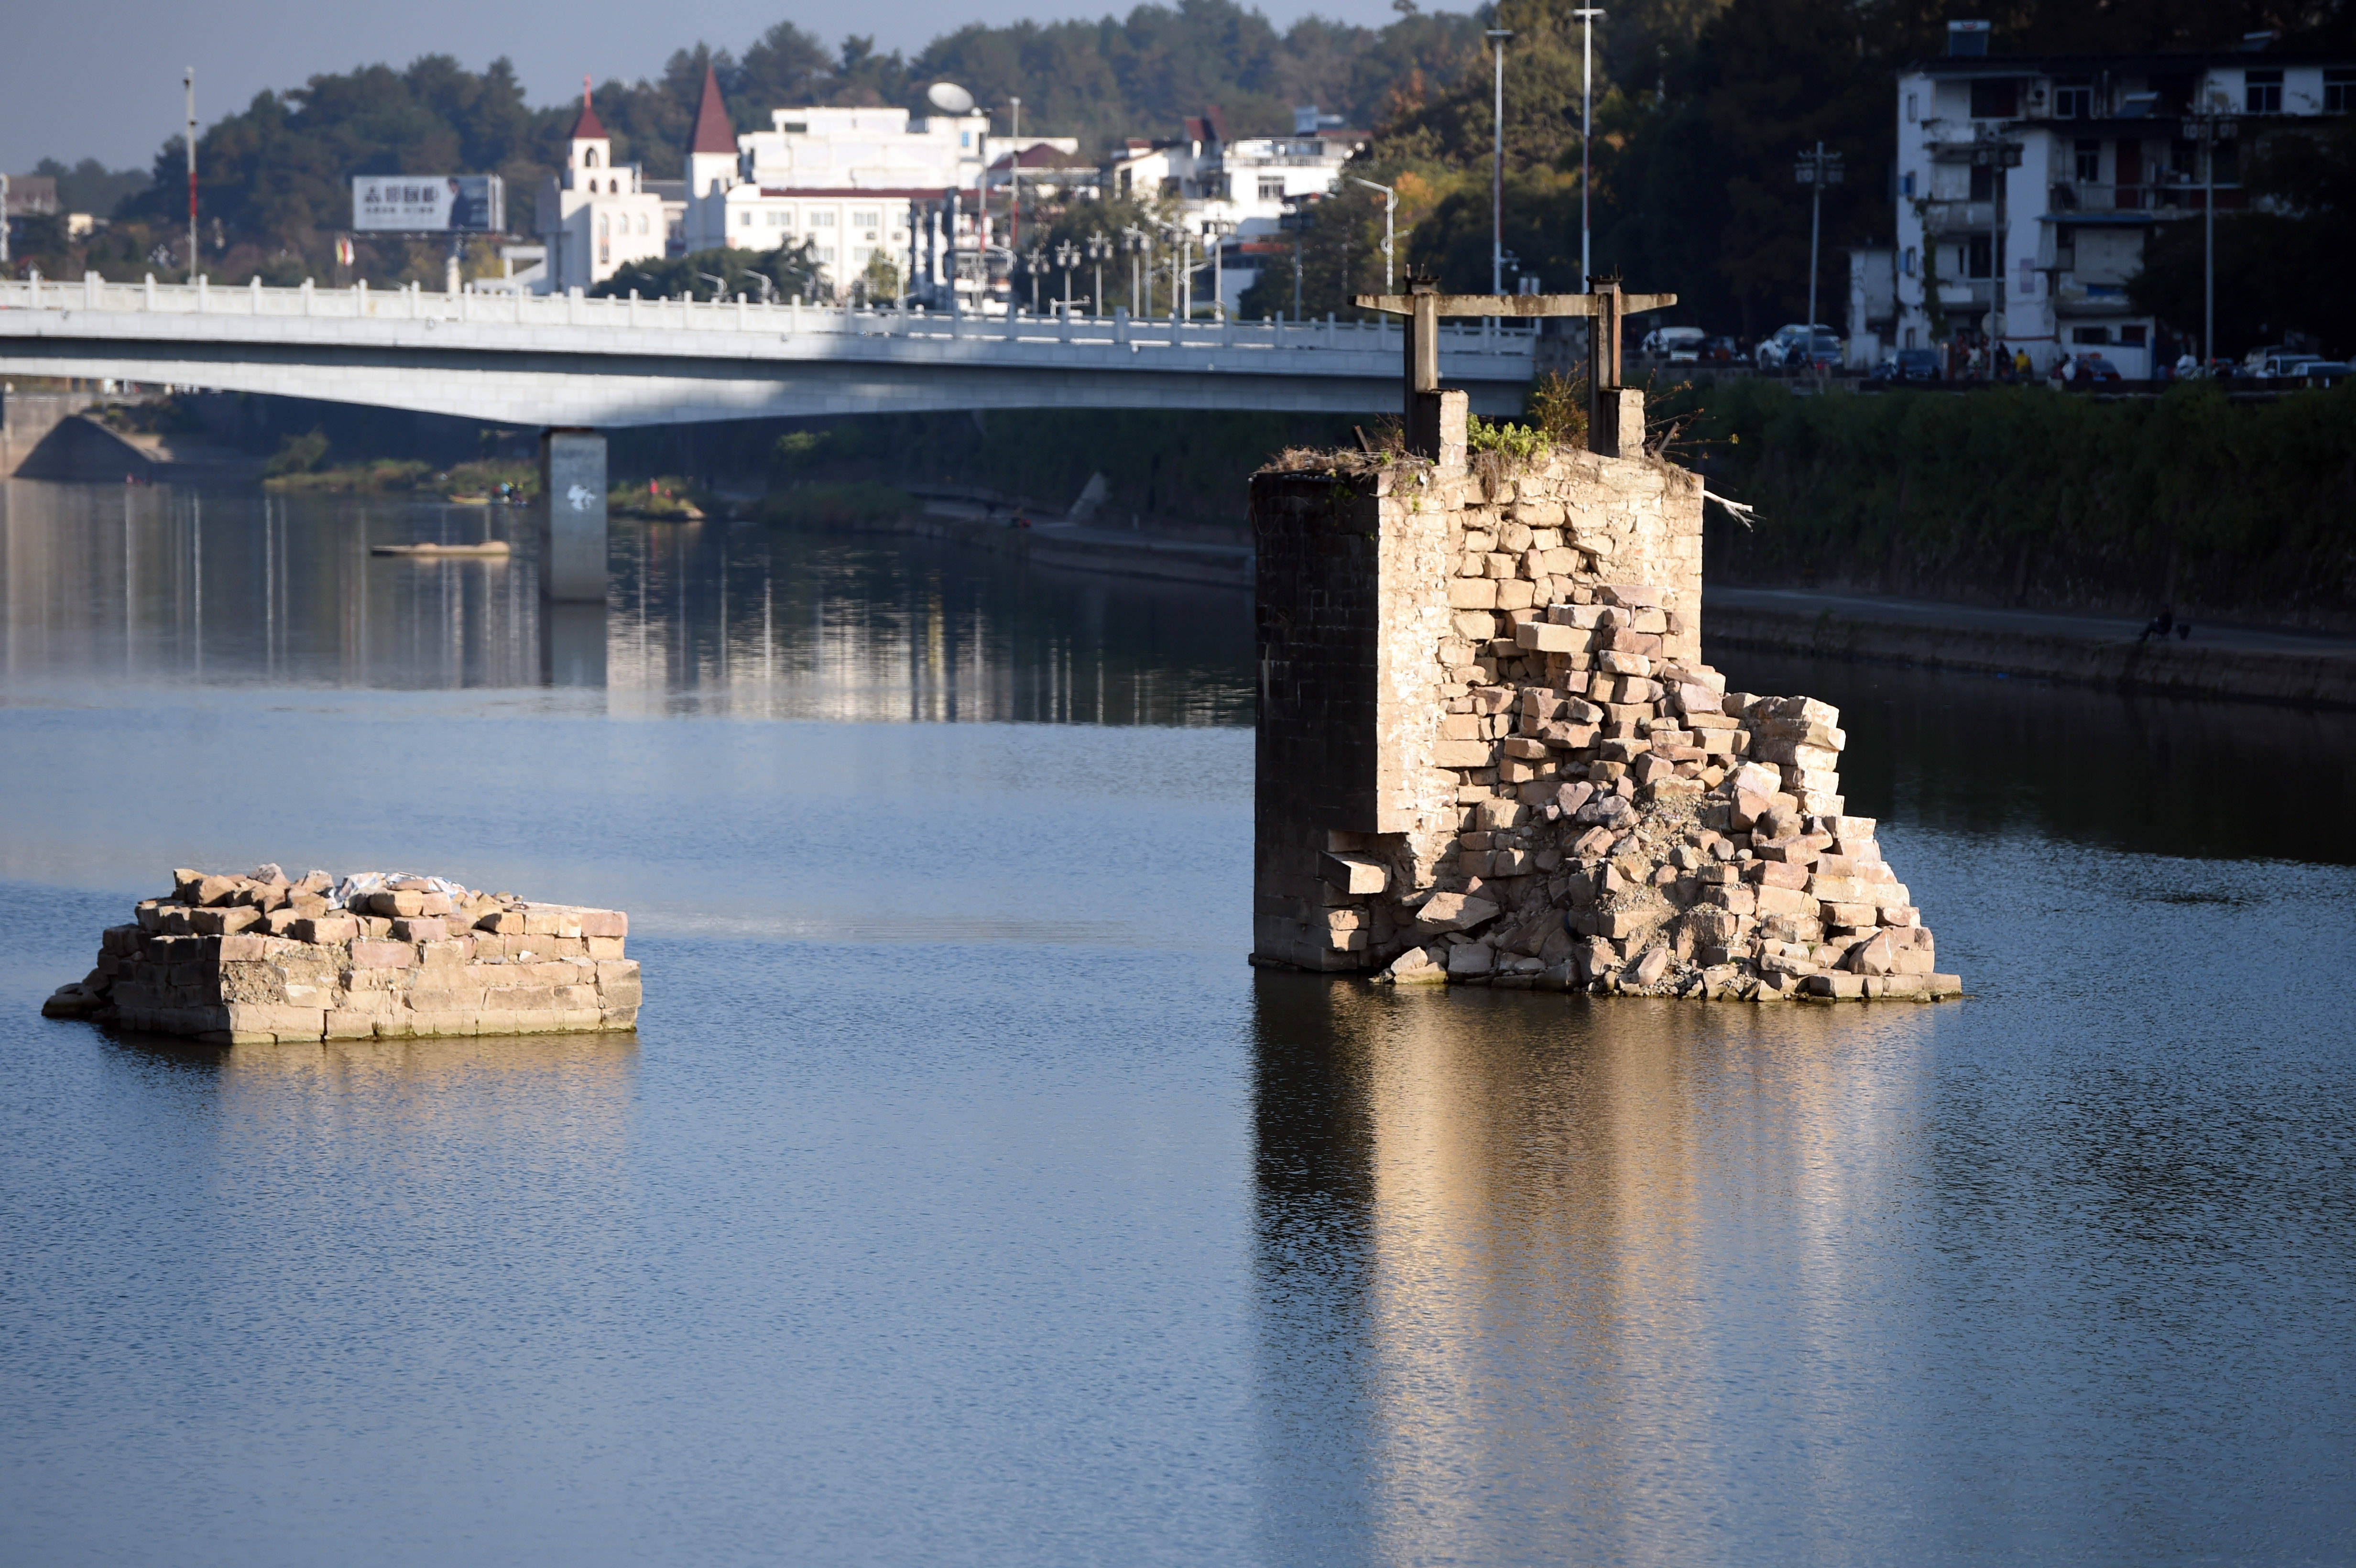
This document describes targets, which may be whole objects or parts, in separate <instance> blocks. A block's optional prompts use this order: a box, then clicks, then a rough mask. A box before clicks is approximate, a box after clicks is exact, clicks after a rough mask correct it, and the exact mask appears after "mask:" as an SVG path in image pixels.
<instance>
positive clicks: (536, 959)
mask: <svg viewBox="0 0 2356 1568" xmlns="http://www.w3.org/2000/svg"><path fill="white" fill-rule="evenodd" d="M172 883H173V886H172V892H171V894H170V896H169V897H166V898H154V899H144V900H142V901H140V902H139V904H138V905H137V907H136V909H135V911H134V915H135V919H134V923H130V924H127V925H117V926H112V927H109V928H108V929H107V931H106V932H105V933H104V934H103V936H102V939H101V942H100V944H99V954H98V964H97V966H96V967H94V968H93V969H91V972H90V974H89V975H88V976H85V977H84V978H83V979H81V980H80V982H78V983H76V984H73V985H69V986H63V987H59V989H58V991H57V993H56V994H55V995H54V996H52V997H50V998H49V999H48V1002H47V1003H46V1004H45V1005H44V1006H43V1008H42V1009H41V1010H42V1012H43V1013H44V1014H46V1015H48V1017H51V1018H87V1019H92V1020H94V1021H96V1022H99V1023H103V1024H111V1025H113V1026H115V1027H117V1028H121V1029H133V1030H143V1031H148V1032H154V1033H159V1034H173V1035H191V1036H194V1037H195V1038H197V1039H198V1040H203V1041H207V1042H209V1043H214V1044H221V1045H257V1044H273V1043H275V1044H284V1043H294V1042H316V1041H318V1040H368V1039H385V1040H391V1039H401V1038H404V1037H409V1036H416V1035H505V1034H541V1033H552V1032H560V1031H572V1030H590V1029H632V1028H635V1027H636V1026H637V1015H638V1002H639V983H638V965H637V961H636V960H634V959H631V958H628V957H626V956H625V955H624V953H623V946H624V941H625V939H626V937H627V935H628V933H629V916H627V915H626V914H625V913H623V912H621V911H619V910H605V909H581V908H576V907H573V906H571V905H565V904H546V903H533V902H530V901H526V900H523V899H519V898H517V897H516V896H515V895H514V894H512V893H483V892H477V891H471V890H469V889H466V888H464V887H460V886H458V885H457V884H455V883H451V882H445V881H443V880H441V879H438V878H425V877H391V878H376V877H369V878H364V879H347V880H346V881H345V882H344V883H343V884H341V886H340V887H339V885H338V884H337V882H336V881H335V880H333V879H331V878H330V877H329V876H328V875H327V873H326V872H325V871H313V872H310V873H309V874H308V875H306V876H304V877H302V878H299V879H293V878H289V877H288V876H287V875H286V874H285V873H284V871H282V870H280V869H279V868H277V867H276V866H263V867H260V868H257V869H255V870H254V871H252V873H250V874H248V875H246V876H242V877H234V876H220V875H210V874H207V873H205V872H201V871H197V870H191V869H179V870H176V871H174V872H173V873H172ZM356 884H357V885H356Z"/></svg>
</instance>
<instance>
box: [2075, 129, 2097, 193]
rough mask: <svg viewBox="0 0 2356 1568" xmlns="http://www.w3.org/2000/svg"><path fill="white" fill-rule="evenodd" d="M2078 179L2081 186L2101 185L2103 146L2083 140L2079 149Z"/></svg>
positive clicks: (2079, 144)
mask: <svg viewBox="0 0 2356 1568" xmlns="http://www.w3.org/2000/svg"><path fill="white" fill-rule="evenodd" d="M2077 160H2078V163H2077V170H2076V173H2077V177H2078V183H2079V184H2080V185H2099V184H2101V183H2102V178H2103V144H2102V143H2101V142H2099V141H2092V140H2083V139H2082V140H2081V141H2080V142H2079V143H2078V149H2077Z"/></svg>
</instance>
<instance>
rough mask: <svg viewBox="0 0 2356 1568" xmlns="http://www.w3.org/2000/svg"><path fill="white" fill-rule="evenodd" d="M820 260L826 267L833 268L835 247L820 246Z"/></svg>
mask: <svg viewBox="0 0 2356 1568" xmlns="http://www.w3.org/2000/svg"><path fill="white" fill-rule="evenodd" d="M818 259H819V261H821V262H823V263H825V264H826V265H828V266H832V265H833V264H834V247H833V246H831V245H821V246H819V248H818Z"/></svg>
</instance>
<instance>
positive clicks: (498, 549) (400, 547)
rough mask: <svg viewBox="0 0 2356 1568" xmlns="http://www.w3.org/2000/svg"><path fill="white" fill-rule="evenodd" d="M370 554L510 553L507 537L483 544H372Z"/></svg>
mask: <svg viewBox="0 0 2356 1568" xmlns="http://www.w3.org/2000/svg"><path fill="white" fill-rule="evenodd" d="M508 553H509V547H508V541H507V540H505V539H486V540H484V541H483V542H482V543H481V544H372V545H370V546H369V554H370V555H408V556H421V557H425V558H428V559H438V558H440V557H444V556H494V557H496V556H504V555H506V554H508Z"/></svg>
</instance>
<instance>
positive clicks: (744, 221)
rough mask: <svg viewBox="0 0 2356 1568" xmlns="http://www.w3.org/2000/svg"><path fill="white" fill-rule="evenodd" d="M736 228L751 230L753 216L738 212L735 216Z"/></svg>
mask: <svg viewBox="0 0 2356 1568" xmlns="http://www.w3.org/2000/svg"><path fill="white" fill-rule="evenodd" d="M736 227H737V228H739V229H750V228H752V227H753V215H752V213H750V212H740V213H738V214H737V215H736Z"/></svg>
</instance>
